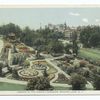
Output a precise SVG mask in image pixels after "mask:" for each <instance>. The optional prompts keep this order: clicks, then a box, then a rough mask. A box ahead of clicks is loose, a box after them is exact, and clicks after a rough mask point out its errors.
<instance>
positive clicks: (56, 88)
mask: <svg viewBox="0 0 100 100" xmlns="http://www.w3.org/2000/svg"><path fill="white" fill-rule="evenodd" d="M54 90H71V87H60V86H59V87H58V86H55V87H54Z"/></svg>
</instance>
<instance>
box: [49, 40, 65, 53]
mask: <svg viewBox="0 0 100 100" xmlns="http://www.w3.org/2000/svg"><path fill="white" fill-rule="evenodd" d="M50 51H51V52H52V53H63V52H64V46H63V44H62V43H61V42H59V41H53V42H52V44H51V50H50Z"/></svg>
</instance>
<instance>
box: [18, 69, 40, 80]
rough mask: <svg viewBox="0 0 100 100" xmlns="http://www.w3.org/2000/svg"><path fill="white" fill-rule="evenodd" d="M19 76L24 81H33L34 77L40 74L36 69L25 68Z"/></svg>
mask: <svg viewBox="0 0 100 100" xmlns="http://www.w3.org/2000/svg"><path fill="white" fill-rule="evenodd" d="M18 75H19V76H20V78H21V79H22V80H29V79H32V78H33V77H34V76H37V75H38V72H37V71H36V70H35V69H31V68H25V69H22V70H19V71H18Z"/></svg>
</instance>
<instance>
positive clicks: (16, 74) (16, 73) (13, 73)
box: [12, 68, 19, 79]
mask: <svg viewBox="0 0 100 100" xmlns="http://www.w3.org/2000/svg"><path fill="white" fill-rule="evenodd" d="M12 77H13V78H15V79H19V75H18V72H17V69H15V68H14V69H13V70H12Z"/></svg>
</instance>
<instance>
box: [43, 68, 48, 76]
mask: <svg viewBox="0 0 100 100" xmlns="http://www.w3.org/2000/svg"><path fill="white" fill-rule="evenodd" d="M43 76H44V77H48V73H47V70H46V68H45V69H44V71H43Z"/></svg>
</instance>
